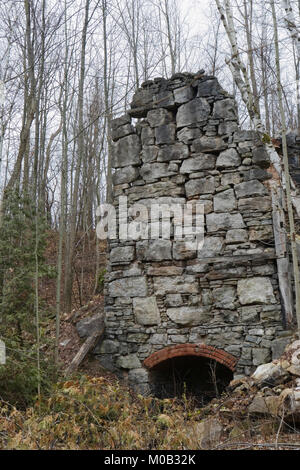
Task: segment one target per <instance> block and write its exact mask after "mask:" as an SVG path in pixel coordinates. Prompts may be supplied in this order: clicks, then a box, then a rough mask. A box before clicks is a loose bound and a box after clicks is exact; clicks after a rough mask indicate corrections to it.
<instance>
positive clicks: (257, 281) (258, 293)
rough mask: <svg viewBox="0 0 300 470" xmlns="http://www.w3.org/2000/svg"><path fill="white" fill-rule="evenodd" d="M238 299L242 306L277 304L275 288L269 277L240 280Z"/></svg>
mask: <svg viewBox="0 0 300 470" xmlns="http://www.w3.org/2000/svg"><path fill="white" fill-rule="evenodd" d="M238 297H239V301H240V303H241V304H242V305H251V304H270V303H271V304H274V303H276V299H275V296H274V291H273V286H272V283H271V281H270V279H269V278H268V277H252V278H249V279H240V280H239V281H238Z"/></svg>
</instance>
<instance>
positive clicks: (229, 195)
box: [214, 189, 237, 212]
mask: <svg viewBox="0 0 300 470" xmlns="http://www.w3.org/2000/svg"><path fill="white" fill-rule="evenodd" d="M236 208H237V201H236V198H235V195H234V191H233V189H227V191H222V192H220V193H218V194H216V195H215V196H214V211H215V212H231V211H233V210H235V209H236Z"/></svg>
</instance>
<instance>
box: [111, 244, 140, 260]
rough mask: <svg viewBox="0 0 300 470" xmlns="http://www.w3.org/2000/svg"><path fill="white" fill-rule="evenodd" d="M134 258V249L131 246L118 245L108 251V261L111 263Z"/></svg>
mask: <svg viewBox="0 0 300 470" xmlns="http://www.w3.org/2000/svg"><path fill="white" fill-rule="evenodd" d="M134 258H135V250H134V247H133V246H119V247H116V248H113V249H112V250H111V252H110V262H111V263H113V264H118V263H129V262H130V261H133V260H134Z"/></svg>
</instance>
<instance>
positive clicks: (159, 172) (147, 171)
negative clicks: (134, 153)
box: [140, 163, 177, 183]
mask: <svg viewBox="0 0 300 470" xmlns="http://www.w3.org/2000/svg"><path fill="white" fill-rule="evenodd" d="M176 173H177V172H174V171H170V170H169V166H168V164H167V163H145V164H144V165H143V166H142V167H141V168H140V175H141V177H142V178H143V179H144V180H145V181H146V182H147V183H149V182H151V181H155V180H157V179H159V178H165V177H168V176H172V175H176Z"/></svg>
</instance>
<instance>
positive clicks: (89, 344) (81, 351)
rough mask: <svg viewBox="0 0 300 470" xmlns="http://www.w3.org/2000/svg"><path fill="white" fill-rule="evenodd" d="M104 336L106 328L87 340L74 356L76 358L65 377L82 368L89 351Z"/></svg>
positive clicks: (66, 371)
mask: <svg viewBox="0 0 300 470" xmlns="http://www.w3.org/2000/svg"><path fill="white" fill-rule="evenodd" d="M103 334H104V326H103V327H102V328H101V329H100V330H98V331H95V332H94V333H93V334H92V335H91V336H89V337H88V338H87V339H86V340H85V342H84V343H83V345H82V346H81V348H80V349H79V351H78V353H77V354H76V355H75V356H74V358H73V359H72V362H71V363H70V364H69V366H68V367H67V369H66V370H65V376H68V375H70V374H72V373H73V372H75V370H77V369H78V367H79V366H80V364H81V363H82V361H83V360H84V359H85V357H86V356H87V354H88V353H89V351H91V350H92V349H93V348H94V347H95V346H96V344H97V343H98V341H99V340H100V339H101V338H102V337H103Z"/></svg>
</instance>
